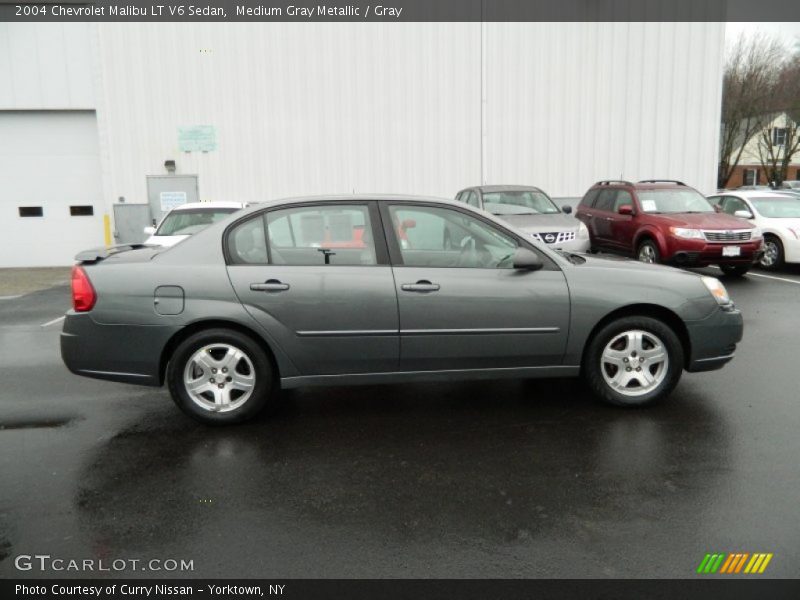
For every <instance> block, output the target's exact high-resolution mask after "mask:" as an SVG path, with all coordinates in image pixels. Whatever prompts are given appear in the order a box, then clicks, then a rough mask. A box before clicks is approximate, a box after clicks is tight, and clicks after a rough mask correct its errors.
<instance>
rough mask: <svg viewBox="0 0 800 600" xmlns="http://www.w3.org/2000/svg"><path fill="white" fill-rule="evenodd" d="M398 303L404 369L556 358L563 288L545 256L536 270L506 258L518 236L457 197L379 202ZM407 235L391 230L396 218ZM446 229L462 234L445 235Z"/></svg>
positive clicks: (564, 311) (564, 321)
mask: <svg viewBox="0 0 800 600" xmlns="http://www.w3.org/2000/svg"><path fill="white" fill-rule="evenodd" d="M381 210H382V213H381V214H382V216H383V222H384V226H385V228H386V233H387V238H389V251H390V255H391V257H392V264H393V270H394V277H395V284H396V288H397V298H398V306H399V310H400V340H401V341H400V347H401V350H400V363H401V367H402V369H403V370H406V371H431V370H462V369H464V370H470V369H504V368H517V367H535V366H543V365H559V364H561V361H562V357H563V354H564V350H565V346H566V341H567V335H568V326H569V314H570V305H569V291H568V289H567V284H566V281H565V278H564V275H563V273H562V272H561V270H560V269H559V268H558V267H557V266H556V265H555V264H554V263H553V262H552V261H551V260H550V259H549V258H547V257H546V256H544V255H542V256H543V261H544V262H545V267H544V268H543V269H541V270H538V271H525V270H517V269H514V268H513V267H512V264H513V257H514V253H515V252H516V250H517V248H518V247H519V246H520V245H521V244H522V243H523V242H521V241H520V240H519V239H517V238H516V237H515V236H513V235H512V234H510V233H508V232H506V231H504V230H503V229H501V228H499V227H497V226H496V225H495V224H494V223H491V222H489V221H487V220H484V219H483V218H481V217H479V216H478V215H475V214H474V213H472V212H470V211H468V210H466V209H464V210H461V209H459V208H457V207H453V208H445V207H442V206H435V205H426V204H415V203H397V204H391V203H388V204H382V206H381ZM402 223H405V224H406V225H411V224H413V227H407V228H406V236H407V239H405V240H403V243H400V241H401V240H399V239H398V236H397V235H396V233H395V232H396V231H397V229H398V227H399V225H400V224H402ZM447 230H457V231H458V232H459V235H460V237H461V238H462V239H463V242H462V244H460V245H459V246H458V247H457V248H452V247H450V248H448V247H445V245H444V244H443V243H442V240H443V234H444V232H445V231H447Z"/></svg>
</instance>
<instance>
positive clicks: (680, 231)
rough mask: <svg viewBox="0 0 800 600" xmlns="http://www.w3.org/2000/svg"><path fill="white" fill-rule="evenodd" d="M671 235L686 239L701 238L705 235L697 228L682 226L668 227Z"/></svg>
mask: <svg viewBox="0 0 800 600" xmlns="http://www.w3.org/2000/svg"><path fill="white" fill-rule="evenodd" d="M669 230H670V232H671V233H672V235H675V236H677V237H679V238H684V239H686V240H703V239H705V236H704V235H703V232H702V231H700V230H699V229H684V228H683V227H670V228H669Z"/></svg>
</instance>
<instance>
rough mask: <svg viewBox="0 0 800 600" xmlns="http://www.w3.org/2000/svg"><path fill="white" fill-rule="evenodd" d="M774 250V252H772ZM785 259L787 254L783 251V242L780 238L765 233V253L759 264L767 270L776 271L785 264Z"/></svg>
mask: <svg viewBox="0 0 800 600" xmlns="http://www.w3.org/2000/svg"><path fill="white" fill-rule="evenodd" d="M768 252H769V253H770V254H768ZM773 252H774V254H772V253H773ZM765 260H766V262H765ZM784 261H785V254H784V253H783V244H782V243H781V241H780V239H778V238H777V237H775V236H774V235H765V236H764V254H762V255H761V258H760V259H759V260H758V266H759V267H760V268H762V269H764V270H765V271H775V270H777V269H780V268H781V267H782V266H783V263H784Z"/></svg>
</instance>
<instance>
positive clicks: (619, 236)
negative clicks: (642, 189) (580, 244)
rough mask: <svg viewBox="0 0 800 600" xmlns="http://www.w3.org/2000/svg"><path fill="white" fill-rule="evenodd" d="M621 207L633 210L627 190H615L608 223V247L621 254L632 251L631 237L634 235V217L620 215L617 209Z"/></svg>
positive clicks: (632, 215) (631, 200)
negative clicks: (628, 207)
mask: <svg viewBox="0 0 800 600" xmlns="http://www.w3.org/2000/svg"><path fill="white" fill-rule="evenodd" d="M621 206H630V207H631V211H633V210H635V209H634V203H633V196H631V193H630V192H629V191H627V190H617V193H616V195H615V196H614V206H613V208H612V211H611V213H612V214H611V215H610V218H611V220H610V221H608V223H609V227H610V232H609V237H610V239H609V247H611V248H614V249H616V250H620V251H623V252H631V251H632V249H633V236H634V235H635V233H636V221H635V220H636V217H635V215H634V214H633V213H631V214H625V215H623V214H620V212H619V209H620V207H621Z"/></svg>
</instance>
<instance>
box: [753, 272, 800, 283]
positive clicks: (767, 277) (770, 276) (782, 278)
mask: <svg viewBox="0 0 800 600" xmlns="http://www.w3.org/2000/svg"><path fill="white" fill-rule="evenodd" d="M748 275H752V276H753V277H763V278H764V279H774V280H775V281H785V282H786V283H794V284H797V285H800V281H798V280H797V279H786V278H785V277H775V276H774V275H762V274H761V273H748Z"/></svg>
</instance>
